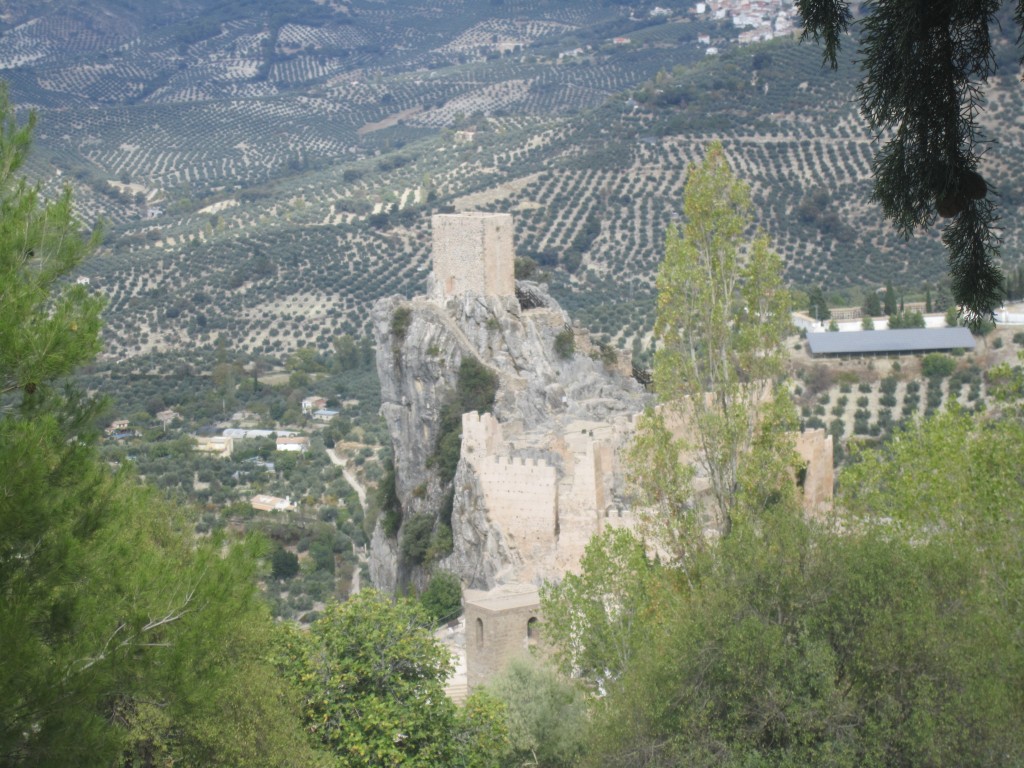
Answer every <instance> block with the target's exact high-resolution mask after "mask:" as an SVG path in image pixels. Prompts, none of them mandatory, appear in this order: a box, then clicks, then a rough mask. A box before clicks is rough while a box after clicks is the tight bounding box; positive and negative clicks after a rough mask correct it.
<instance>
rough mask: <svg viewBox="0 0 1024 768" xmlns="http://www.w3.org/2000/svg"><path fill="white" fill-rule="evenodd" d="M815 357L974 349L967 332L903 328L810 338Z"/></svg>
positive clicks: (809, 336)
mask: <svg viewBox="0 0 1024 768" xmlns="http://www.w3.org/2000/svg"><path fill="white" fill-rule="evenodd" d="M807 343H808V345H809V346H810V348H811V354H812V355H884V354H887V353H899V352H934V351H937V350H945V349H974V337H973V336H972V335H971V332H970V331H969V330H967V329H966V328H899V329H897V330H894V331H839V332H835V331H832V332H829V331H824V332H821V333H809V334H807Z"/></svg>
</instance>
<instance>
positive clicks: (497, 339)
mask: <svg viewBox="0 0 1024 768" xmlns="http://www.w3.org/2000/svg"><path fill="white" fill-rule="evenodd" d="M517 292H518V293H520V295H521V296H523V295H526V296H528V297H529V298H528V300H526V301H525V302H524V303H525V304H526V305H527V306H531V307H533V308H531V309H525V310H524V309H522V308H521V307H520V303H519V301H518V300H517V299H516V298H514V297H495V296H481V295H474V294H468V293H467V294H460V295H458V296H455V297H450V298H447V299H445V300H444V301H443V303H442V302H441V301H434V300H428V299H425V298H415V299H412V300H411V301H410V300H405V299H403V298H401V297H390V298H386V299H382V300H380V301H379V302H377V304H376V305H375V306H374V308H373V311H372V315H371V318H372V324H373V333H374V338H375V340H376V344H377V372H378V374H379V376H380V384H381V401H382V405H381V413H382V415H383V417H384V419H385V421H386V422H387V426H388V430H389V432H390V434H391V439H392V442H393V446H394V456H395V471H396V491H397V495H398V498H399V500H400V502H401V505H402V525H401V527H400V529H399V531H398V535H397V538H395V539H389V538H388V537H386V536H385V535H384V533H383V531H382V530H381V527H380V524H378V526H377V530H376V531H375V532H374V536H373V538H372V542H371V551H370V575H371V578H372V580H373V583H374V584H375V585H376V586H377V587H378V588H380V589H385V590H392V591H393V590H395V589H404V588H406V587H407V586H408V585H410V584H412V585H415V586H422V585H423V583H424V582H425V579H426V576H427V574H426V573H425V572H424V571H423V569H422V567H420V566H413V565H410V564H408V563H405V562H403V561H402V558H401V556H400V552H401V547H400V546H399V544H398V542H401V541H402V536H403V534H404V533H405V527H406V523H407V522H408V520H409V519H410V518H411V517H412V516H413V515H419V514H426V515H431V516H433V517H435V518H436V517H437V516H438V514H439V511H440V509H441V506H442V503H443V502H444V501H445V497H446V495H447V494H448V492H449V490H450V489H449V488H446V487H442V484H441V481H440V480H439V478H438V476H437V473H436V471H435V470H434V468H433V467H431V465H430V464H431V462H430V458H431V456H432V454H433V453H434V451H435V448H436V445H437V441H438V433H439V426H440V425H439V422H440V415H441V409H442V406H443V404H444V402H445V398H446V397H447V396H449V394H450V393H451V392H453V391H454V390H455V387H456V382H457V377H458V371H459V366H460V364H461V362H462V360H463V358H465V357H466V356H472V357H475V358H476V359H477V360H478V361H479V362H481V363H483V364H484V365H485V366H487V367H488V368H490V369H491V370H493V371H494V372H495V373H496V374H497V375H498V378H499V386H498V392H497V397H496V399H495V405H494V416H495V417H496V418H497V419H498V421H499V422H501V423H502V425H503V426H504V428H505V430H506V434H526V433H531V432H538V431H541V432H543V431H544V430H545V429H546V428H547V425H549V424H551V423H552V422H562V423H564V422H565V421H567V420H571V419H572V418H583V419H588V420H605V419H607V418H611V417H614V416H615V415H617V414H619V415H621V414H635V413H637V412H639V411H640V410H641V409H642V407H643V405H644V403H645V402H646V401H647V396H646V395H645V393H644V392H643V388H642V387H641V386H640V385H639V384H637V382H635V381H634V380H633V379H631V378H628V377H624V376H622V375H620V374H618V373H615V372H612V371H610V370H609V369H608V367H607V366H606V364H605V363H602V362H601V361H600V360H599V359H593V358H592V357H591V356H588V355H587V354H585V353H580V347H581V346H585V344H584V345H581V344H580V343H579V342H577V354H576V355H574V356H573V357H571V358H570V359H567V360H566V359H562V358H561V357H559V355H558V354H557V353H556V352H555V337H556V336H557V335H558V334H559V333H561V332H563V331H564V330H565V329H566V328H569V327H570V325H569V317H568V315H567V314H566V313H565V312H564V311H563V310H562V309H561V308H560V307H559V306H558V304H557V303H556V302H555V301H554V299H552V298H551V297H550V295H548V294H547V292H546V290H545V289H544V288H543V287H542V286H538V285H536V284H523V283H520V284H519V285H518V286H517ZM396 313H398V316H399V318H400V319H402V320H403V322H401V323H399V324H398V326H401V327H399V328H397V330H398V332H397V333H396V324H395V317H396ZM579 337H580V334H579V332H578V331H577V338H578V339H579ZM452 535H453V544H454V549H453V551H452V554H451V555H450V556H449V557H448V558H447V559H446V560H445V561H444V566H445V567H446V568H448V569H450V570H453V571H454V572H456V573H458V574H459V575H460V576H461V577H462V578H463V579H464V580H465V581H466V582H467V583H468V584H470V585H471V586H489V585H492V584H494V583H498V582H500V581H501V580H502V574H503V573H505V572H508V571H510V570H514V569H515V568H516V567H517V565H518V562H517V558H518V557H520V556H519V555H518V554H517V553H516V552H515V550H514V549H513V548H512V547H510V546H509V545H508V543H507V542H506V541H504V539H503V536H502V534H501V531H500V530H498V529H497V528H495V526H493V525H492V524H491V522H490V521H489V520H488V518H487V511H486V509H485V508H484V507H483V504H482V498H481V495H480V494H479V492H477V490H476V485H475V481H474V478H473V471H472V468H471V467H469V466H468V465H467V463H466V461H465V459H463V460H462V461H460V464H459V468H458V470H457V473H456V478H455V482H454V503H453V509H452Z"/></svg>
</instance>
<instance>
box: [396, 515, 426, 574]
mask: <svg viewBox="0 0 1024 768" xmlns="http://www.w3.org/2000/svg"><path fill="white" fill-rule="evenodd" d="M433 530H434V518H433V517H431V516H430V515H413V516H412V517H411V518H409V520H407V521H406V523H405V529H404V530H403V531H402V543H401V546H400V548H399V549H400V551H401V553H402V557H403V559H405V560H406V561H407V562H409V563H412V564H413V565H419V564H420V563H422V562H423V561H424V560H426V558H427V551H428V550H429V549H430V535H431V533H432V532H433Z"/></svg>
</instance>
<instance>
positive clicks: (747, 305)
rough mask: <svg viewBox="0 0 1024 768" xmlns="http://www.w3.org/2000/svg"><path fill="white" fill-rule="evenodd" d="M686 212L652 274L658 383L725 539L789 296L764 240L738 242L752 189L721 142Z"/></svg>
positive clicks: (697, 172)
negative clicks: (685, 431) (684, 433)
mask: <svg viewBox="0 0 1024 768" xmlns="http://www.w3.org/2000/svg"><path fill="white" fill-rule="evenodd" d="M683 214H684V224H683V228H682V231H680V230H679V229H677V228H676V227H672V228H670V229H669V232H668V235H667V239H666V245H665V259H664V261H663V262H662V264H661V266H660V268H659V270H658V277H657V286H658V301H657V317H656V320H655V326H654V333H655V337H656V339H657V341H658V344H659V347H658V349H657V351H656V353H655V357H654V383H655V390H656V391H657V393H658V397H659V399H660V400H661V401H662V402H663V403H665V407H666V408H668V409H669V410H671V411H674V412H676V413H677V415H678V417H679V418H681V419H682V420H683V422H684V423H688V424H689V425H690V427H691V429H690V432H691V434H692V435H693V445H692V446H687V447H688V448H692V449H693V450H694V451H695V456H696V461H697V462H698V463H699V465H700V466H701V468H702V469H703V471H704V474H705V475H706V477H707V478H708V485H709V496H710V499H711V505H710V510H709V511H710V513H711V517H712V524H713V526H714V527H716V528H717V529H718V530H720V531H722V532H724V533H728V529H729V525H730V511H731V510H732V508H733V507H734V505H735V500H736V493H737V474H738V471H739V462H740V457H741V456H742V455H743V454H744V453H745V452H746V451H747V450H748V449H749V447H750V445H751V442H752V440H753V438H754V432H755V430H756V427H757V423H758V413H759V408H758V405H759V404H760V403H762V402H764V401H765V400H767V399H768V398H769V396H770V393H771V391H772V389H773V387H774V384H775V382H776V379H778V378H779V377H780V376H781V375H782V372H783V360H784V355H785V352H784V349H783V340H784V338H785V337H786V335H787V333H788V332H789V330H790V321H789V295H788V292H787V291H786V289H785V287H784V286H783V285H782V261H781V259H780V258H779V256H778V255H777V254H775V253H773V252H772V251H771V249H770V248H769V247H768V241H767V238H765V237H764V236H758V237H756V238H755V239H754V240H753V242H751V243H745V242H744V232H745V231H746V230H747V229H748V227H749V225H750V192H749V189H748V188H747V186H746V185H745V184H743V183H742V182H741V181H739V180H738V179H736V177H735V176H734V175H733V173H732V170H731V169H730V168H729V165H728V163H727V161H726V158H725V150H724V149H723V148H722V145H721V144H719V143H717V142H715V143H712V144H711V145H710V146H709V148H708V151H707V155H706V157H705V159H704V162H703V163H701V164H700V165H697V166H695V167H693V168H691V170H690V173H689V177H688V178H687V182H686V188H685V191H684V201H683Z"/></svg>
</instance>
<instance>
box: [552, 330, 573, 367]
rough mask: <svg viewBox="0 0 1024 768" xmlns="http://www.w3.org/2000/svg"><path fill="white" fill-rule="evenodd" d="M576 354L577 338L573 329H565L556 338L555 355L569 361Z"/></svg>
mask: <svg viewBox="0 0 1024 768" xmlns="http://www.w3.org/2000/svg"><path fill="white" fill-rule="evenodd" d="M575 353H576V336H575V335H574V334H573V332H572V328H564V329H562V330H561V331H559V332H558V335H557V336H555V354H556V355H558V356H559V357H560V358H562V359H563V360H568V359H569V358H571V357H572V356H573V355H574V354H575Z"/></svg>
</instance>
